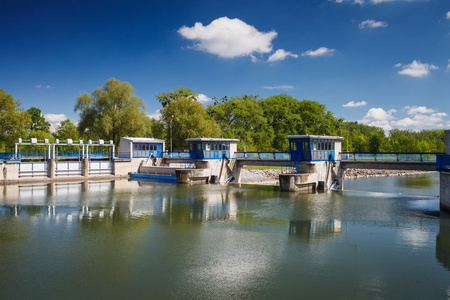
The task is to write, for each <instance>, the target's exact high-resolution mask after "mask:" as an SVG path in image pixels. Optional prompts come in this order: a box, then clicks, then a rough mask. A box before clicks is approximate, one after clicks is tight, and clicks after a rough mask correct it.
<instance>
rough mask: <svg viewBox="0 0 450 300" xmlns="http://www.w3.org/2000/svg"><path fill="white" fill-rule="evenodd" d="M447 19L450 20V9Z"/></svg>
mask: <svg viewBox="0 0 450 300" xmlns="http://www.w3.org/2000/svg"><path fill="white" fill-rule="evenodd" d="M447 20H450V11H448V12H447Z"/></svg>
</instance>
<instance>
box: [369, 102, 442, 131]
mask: <svg viewBox="0 0 450 300" xmlns="http://www.w3.org/2000/svg"><path fill="white" fill-rule="evenodd" d="M403 111H406V113H407V114H408V116H407V117H404V118H401V119H397V118H395V117H394V113H396V112H397V110H395V109H391V110H388V111H386V110H384V109H382V108H371V109H370V110H369V111H368V112H367V114H366V115H365V117H364V119H363V120H361V121H360V122H361V123H363V124H366V125H370V126H377V127H381V128H383V129H384V130H385V131H389V130H391V129H392V128H400V129H412V130H423V129H432V128H440V127H445V126H446V124H447V125H448V124H450V122H448V121H446V120H445V118H446V117H447V116H448V115H447V113H445V112H436V110H434V109H430V108H427V107H426V106H405V107H404V110H403ZM446 122H447V123H446Z"/></svg>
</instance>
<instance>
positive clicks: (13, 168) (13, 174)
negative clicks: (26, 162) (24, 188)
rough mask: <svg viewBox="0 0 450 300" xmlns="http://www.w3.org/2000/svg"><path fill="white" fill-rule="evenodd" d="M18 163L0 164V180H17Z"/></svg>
mask: <svg viewBox="0 0 450 300" xmlns="http://www.w3.org/2000/svg"><path fill="white" fill-rule="evenodd" d="M19 164H20V163H19V162H7V163H5V162H2V165H1V169H2V170H1V173H0V180H1V181H6V180H8V181H10V180H19Z"/></svg>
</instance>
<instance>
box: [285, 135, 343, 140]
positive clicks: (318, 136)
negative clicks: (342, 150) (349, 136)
mask: <svg viewBox="0 0 450 300" xmlns="http://www.w3.org/2000/svg"><path fill="white" fill-rule="evenodd" d="M286 138H287V139H290V140H293V139H316V140H343V139H344V138H343V137H341V136H328V135H289V136H287V137H286Z"/></svg>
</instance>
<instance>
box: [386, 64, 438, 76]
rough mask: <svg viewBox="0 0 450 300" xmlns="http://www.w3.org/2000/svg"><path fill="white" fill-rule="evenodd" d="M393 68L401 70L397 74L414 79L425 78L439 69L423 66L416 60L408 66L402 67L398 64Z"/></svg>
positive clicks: (427, 65)
mask: <svg viewBox="0 0 450 300" xmlns="http://www.w3.org/2000/svg"><path fill="white" fill-rule="evenodd" d="M394 67H397V68H402V70H400V71H398V74H401V75H407V76H411V77H416V78H421V77H425V76H427V75H429V74H430V71H431V70H437V69H439V68H438V67H436V66H435V65H431V64H423V63H421V62H420V61H417V60H413V62H412V63H410V64H408V65H402V64H400V63H398V64H396V65H395V66H394Z"/></svg>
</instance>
